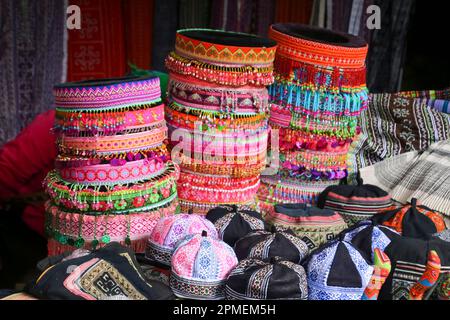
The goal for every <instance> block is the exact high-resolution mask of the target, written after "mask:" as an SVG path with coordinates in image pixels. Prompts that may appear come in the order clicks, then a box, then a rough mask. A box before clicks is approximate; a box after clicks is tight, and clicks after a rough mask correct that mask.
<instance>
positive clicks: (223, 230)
mask: <svg viewBox="0 0 450 320" xmlns="http://www.w3.org/2000/svg"><path fill="white" fill-rule="evenodd" d="M206 219H208V220H209V221H211V222H212V223H214V226H215V227H216V229H217V232H218V233H219V238H220V239H222V240H223V241H225V242H226V243H228V244H229V245H230V246H232V247H233V246H234V244H235V243H236V241H238V240H239V239H240V238H242V237H244V236H246V235H247V234H248V233H249V232H250V231H253V230H264V229H265V224H264V221H263V219H262V217H261V214H259V213H258V212H256V211H251V210H240V209H238V207H237V206H221V207H217V208H215V209H212V210H210V211H209V212H208V214H207V215H206Z"/></svg>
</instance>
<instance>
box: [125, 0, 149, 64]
mask: <svg viewBox="0 0 450 320" xmlns="http://www.w3.org/2000/svg"><path fill="white" fill-rule="evenodd" d="M153 2H154V1H153V0H128V1H124V2H123V14H124V24H125V34H126V37H125V44H126V62H127V63H131V64H133V65H135V66H137V67H138V68H141V69H146V70H148V69H150V67H151V58H152V55H151V52H152V37H153V32H152V29H153V6H154V3H153Z"/></svg>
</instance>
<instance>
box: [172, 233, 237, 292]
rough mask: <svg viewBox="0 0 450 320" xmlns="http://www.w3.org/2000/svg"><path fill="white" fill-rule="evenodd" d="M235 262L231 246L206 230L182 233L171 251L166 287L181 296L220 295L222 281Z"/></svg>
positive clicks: (222, 285) (223, 286) (222, 288)
mask: <svg viewBox="0 0 450 320" xmlns="http://www.w3.org/2000/svg"><path fill="white" fill-rule="evenodd" d="M237 263H238V260H237V258H236V255H235V254H234V251H233V249H232V248H231V247H230V246H229V245H227V244H226V243H225V242H223V241H221V240H217V239H214V238H212V237H209V236H208V232H206V231H204V232H203V233H202V234H201V235H199V234H195V235H189V236H186V237H185V238H184V239H183V240H181V241H180V243H179V244H178V246H177V248H176V249H175V251H174V253H173V255H172V263H171V265H172V272H171V275H170V288H171V289H172V290H173V292H174V293H175V295H176V296H178V297H181V298H187V299H195V300H221V299H224V298H225V281H226V279H227V277H228V275H229V274H230V272H231V271H232V270H233V269H234V267H236V265H237Z"/></svg>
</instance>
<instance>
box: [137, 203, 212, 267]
mask: <svg viewBox="0 0 450 320" xmlns="http://www.w3.org/2000/svg"><path fill="white" fill-rule="evenodd" d="M203 231H207V232H208V234H209V235H210V237H212V238H214V239H218V234H217V231H216V228H215V227H214V225H213V224H212V223H211V222H210V221H208V220H206V219H205V218H204V217H202V216H199V215H196V214H192V211H191V212H189V213H188V214H177V215H174V216H169V217H165V218H162V219H160V220H159V221H158V223H157V224H156V227H155V228H154V229H153V232H152V234H151V235H150V238H149V239H148V244H147V248H146V250H145V257H146V258H147V259H148V260H150V261H152V262H157V263H159V264H162V265H165V266H170V259H171V257H172V252H173V251H174V249H175V248H176V245H177V243H178V242H179V241H180V240H182V239H183V238H185V237H186V236H188V235H193V234H202V232H203Z"/></svg>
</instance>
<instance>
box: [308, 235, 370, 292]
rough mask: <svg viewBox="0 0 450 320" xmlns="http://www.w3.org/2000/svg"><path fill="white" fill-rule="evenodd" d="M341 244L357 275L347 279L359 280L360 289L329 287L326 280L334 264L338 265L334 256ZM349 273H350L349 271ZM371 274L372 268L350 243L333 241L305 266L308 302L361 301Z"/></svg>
mask: <svg viewBox="0 0 450 320" xmlns="http://www.w3.org/2000/svg"><path fill="white" fill-rule="evenodd" d="M340 244H343V245H344V246H345V248H346V250H347V251H348V254H349V255H350V257H351V260H352V263H353V264H354V265H355V267H356V270H357V274H347V275H346V276H347V277H349V276H350V277H353V278H360V280H361V286H360V287H344V286H340V287H338V286H330V285H328V279H329V277H330V272H331V270H332V266H333V264H334V263H336V264H339V263H340V260H339V259H340V258H341V257H339V256H337V255H336V253H337V249H338V246H339V245H340ZM349 272H350V271H349ZM372 273H373V267H372V266H371V265H370V264H369V263H368V262H367V261H366V260H365V259H364V258H363V256H362V255H361V253H360V252H359V251H358V250H357V249H356V248H354V247H353V246H352V245H351V244H350V243H348V242H345V241H333V242H331V243H330V244H328V245H327V246H325V247H323V248H322V249H321V250H319V251H318V252H316V253H313V256H312V257H311V258H310V260H309V262H308V266H307V278H308V294H309V297H308V299H309V300H361V296H362V294H363V293H364V290H365V288H366V287H367V284H368V283H369V281H370V278H371V276H372ZM333 276H339V275H333Z"/></svg>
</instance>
